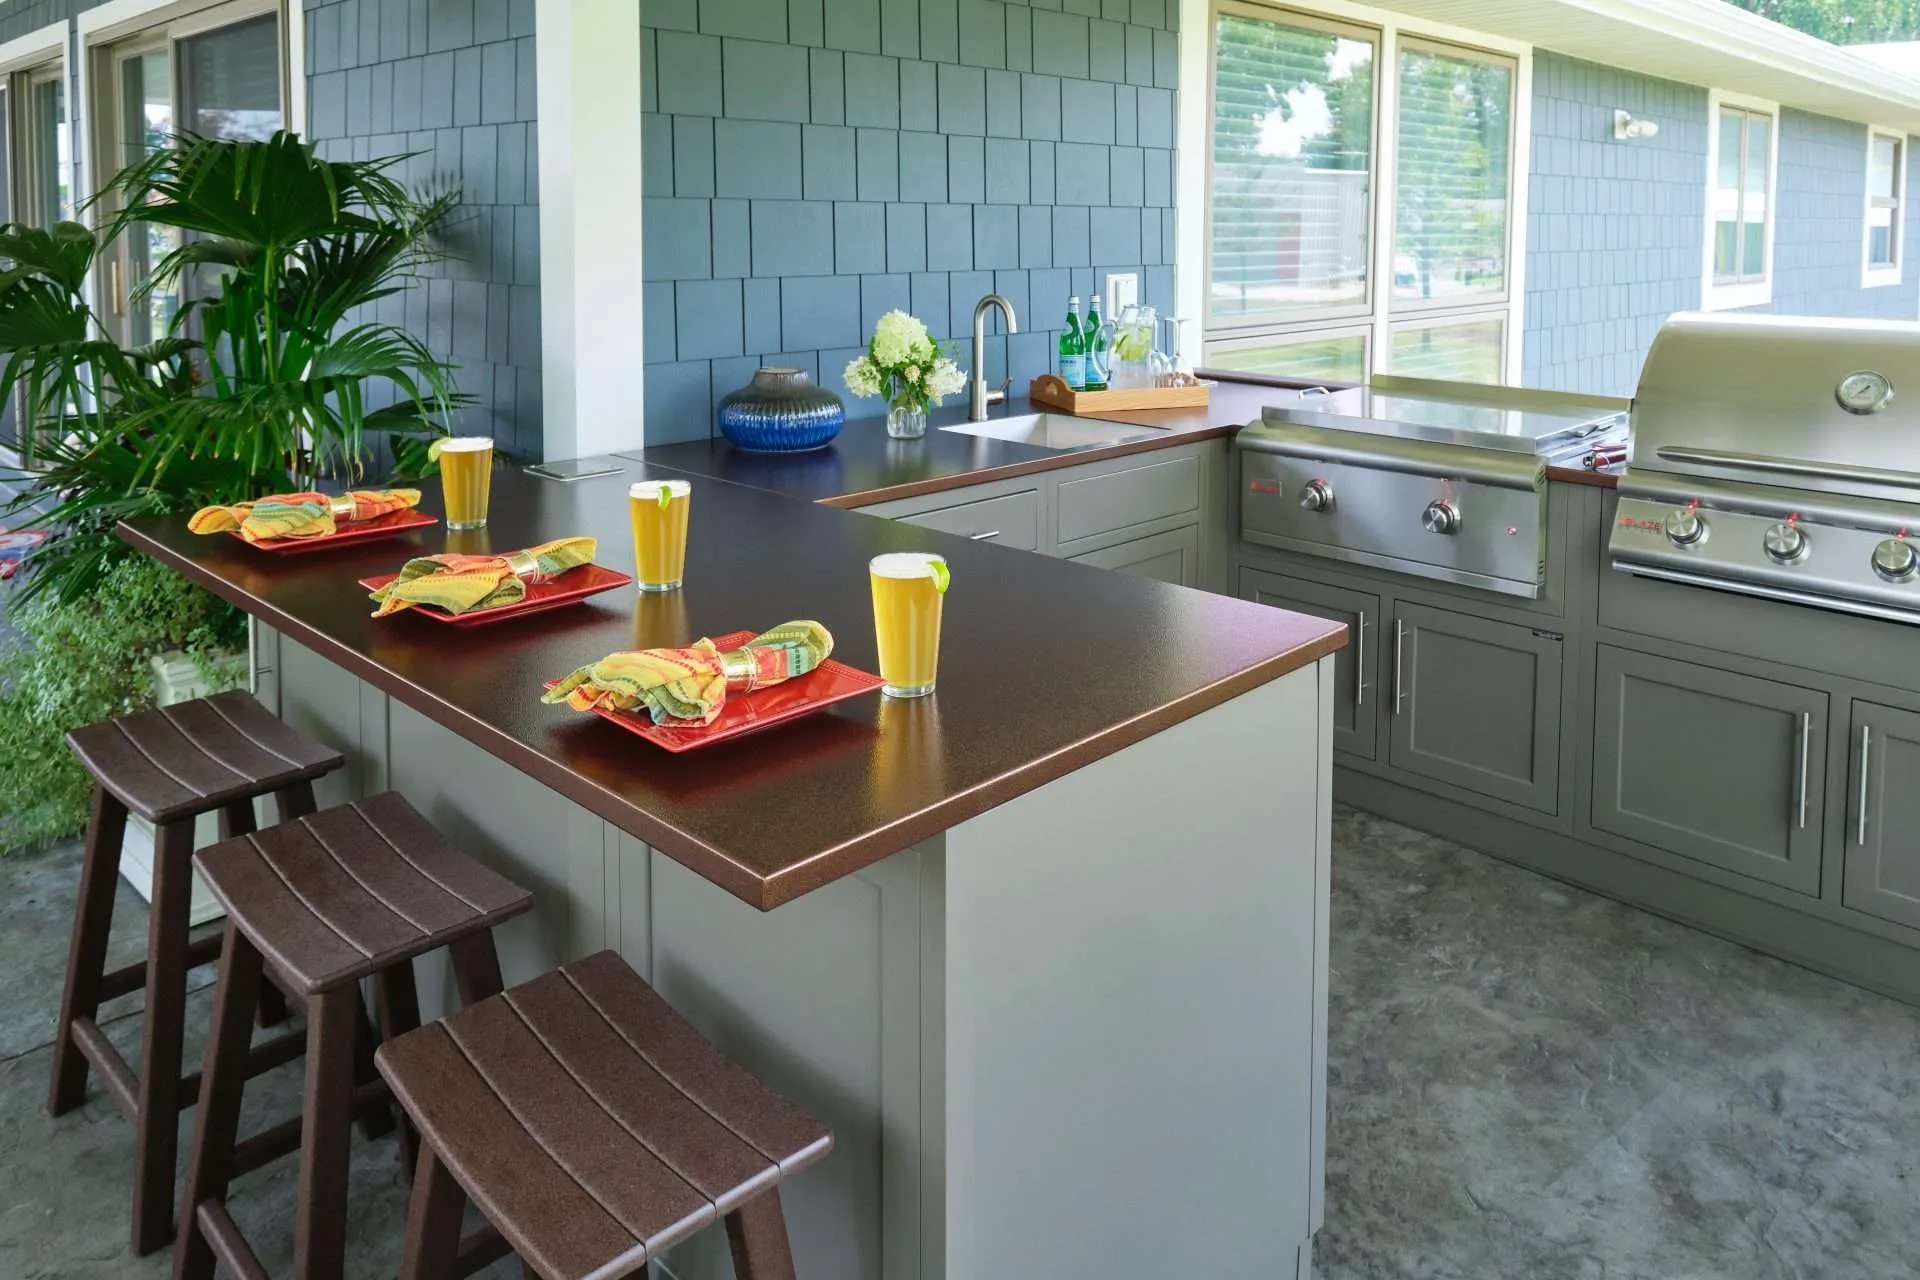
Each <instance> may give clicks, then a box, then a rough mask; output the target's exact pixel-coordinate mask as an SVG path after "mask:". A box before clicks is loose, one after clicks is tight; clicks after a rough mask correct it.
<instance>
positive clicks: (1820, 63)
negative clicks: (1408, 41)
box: [1385, 0, 1920, 133]
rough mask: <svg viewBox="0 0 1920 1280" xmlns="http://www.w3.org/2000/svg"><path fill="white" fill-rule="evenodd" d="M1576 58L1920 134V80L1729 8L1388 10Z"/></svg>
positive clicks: (1460, 1) (1532, 5) (1460, 2)
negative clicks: (1485, 33)
mask: <svg viewBox="0 0 1920 1280" xmlns="http://www.w3.org/2000/svg"><path fill="white" fill-rule="evenodd" d="M1385 7H1387V8H1391V9H1393V10H1395V11H1397V12H1400V13H1405V14H1408V15H1410V16H1415V17H1420V18H1426V19H1429V20H1431V21H1434V22H1442V23H1447V24H1449V25H1452V26H1457V27H1464V28H1468V29H1472V30H1479V31H1485V32H1488V33H1490V34H1494V35H1500V36H1505V37H1507V38H1509V39H1514V40H1521V41H1525V42H1526V43H1528V44H1531V45H1534V46H1535V47H1536V48H1541V49H1550V50H1553V51H1554V52H1557V53H1563V54H1566V55H1567V56H1569V57H1574V58H1581V59H1584V60H1586V61H1589V62H1597V63H1601V64H1603V65H1606V66H1611V67H1620V68H1622V69H1625V70H1629V71H1637V72H1640V73H1642V74H1644V75H1651V76H1658V77H1660V78H1662V79H1666V80H1675V81H1678V82H1680V83H1682V84H1692V85H1701V86H1705V87H1708V88H1715V89H1724V90H1728V91H1731V92H1735V93H1741V94H1746V95H1749V96H1751V97H1756V98H1764V99H1767V100H1769V101H1772V102H1778V103H1779V104H1781V105H1782V106H1786V107H1797V108H1799V109H1801V110H1805V111H1813V112H1817V113H1819V114H1821V115H1827V116H1837V117H1839V118H1840V119H1843V120H1856V121H1860V122H1861V123H1866V124H1880V125H1890V126H1894V127H1898V128H1903V129H1905V130H1907V131H1908V132H1910V133H1920V79H1914V78H1912V77H1909V76H1906V75H1903V74H1901V73H1900V72H1899V71H1897V70H1894V69H1892V68H1890V67H1887V66H1885V65H1883V64H1881V63H1878V62H1875V61H1871V60H1869V59H1868V58H1865V57H1861V56H1859V55H1858V54H1855V53H1851V52H1849V51H1848V50H1846V49H1845V48H1841V47H1838V46H1835V45H1830V44H1828V43H1826V42H1825V41H1824V40H1817V39H1815V38H1814V37H1812V36H1809V35H1805V34H1803V33H1801V32H1798V31H1794V30H1791V29H1789V28H1787V27H1783V26H1781V25H1780V24H1778V23H1776V22H1771V21H1768V20H1767V19H1765V18H1762V17H1759V16H1758V15H1756V14H1752V13H1748V12H1747V11H1746V10H1744V9H1739V8H1736V7H1735V6H1733V5H1731V4H1728V3H1726V2H1725V0H1386V5H1385Z"/></svg>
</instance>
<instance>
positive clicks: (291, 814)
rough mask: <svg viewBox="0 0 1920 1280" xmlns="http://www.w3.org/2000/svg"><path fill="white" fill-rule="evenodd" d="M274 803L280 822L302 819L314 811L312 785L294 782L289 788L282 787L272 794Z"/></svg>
mask: <svg viewBox="0 0 1920 1280" xmlns="http://www.w3.org/2000/svg"><path fill="white" fill-rule="evenodd" d="M274 801H275V803H276V804H278V805H279V808H280V821H282V822H292V821H293V820H294V819H295V818H304V817H306V816H307V815H308V814H310V813H312V812H313V810H314V803H313V784H312V783H311V782H296V783H294V784H293V785H292V786H290V787H282V788H280V790H279V791H277V792H275V793H274Z"/></svg>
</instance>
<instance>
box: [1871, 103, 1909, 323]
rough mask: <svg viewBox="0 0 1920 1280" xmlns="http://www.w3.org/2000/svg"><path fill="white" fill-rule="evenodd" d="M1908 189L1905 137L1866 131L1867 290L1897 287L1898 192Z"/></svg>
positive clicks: (1902, 224) (1902, 220) (1900, 217)
mask: <svg viewBox="0 0 1920 1280" xmlns="http://www.w3.org/2000/svg"><path fill="white" fill-rule="evenodd" d="M1906 185H1907V139H1906V135H1905V134H1900V133H1886V132H1883V131H1881V130H1879V129H1869V130H1867V231H1866V272H1865V276H1864V278H1863V280H1862V284H1863V285H1865V286H1867V287H1872V286H1874V285H1882V284H1898V283H1900V275H1901V266H1902V262H1901V253H1900V241H1901V237H1902V235H1903V233H1904V231H1905V217H1904V213H1903V208H1902V205H1903V201H1902V199H1901V192H1902V190H1903V189H1904V188H1905V187H1906Z"/></svg>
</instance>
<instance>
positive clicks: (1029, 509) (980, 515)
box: [900, 489, 1040, 551]
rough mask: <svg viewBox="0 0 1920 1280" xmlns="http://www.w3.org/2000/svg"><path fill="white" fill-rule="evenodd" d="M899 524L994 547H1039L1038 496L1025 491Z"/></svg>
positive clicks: (925, 514) (921, 515) (906, 518)
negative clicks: (990, 544) (969, 539)
mask: <svg viewBox="0 0 1920 1280" xmlns="http://www.w3.org/2000/svg"><path fill="white" fill-rule="evenodd" d="M900 522H901V523H902V524H917V525H919V526H920V527H921V528H923V529H938V530H939V531H940V532H941V533H957V534H959V535H960V536H961V537H963V538H973V539H975V540H977V541H980V542H991V543H993V544H994V545H996V546H1001V547H1014V548H1017V549H1018V550H1021V551H1033V550H1036V549H1037V548H1038V547H1039V546H1040V494H1039V492H1038V491H1037V490H1034V489H1026V490H1023V491H1021V492H1019V493H1009V494H1006V495H1005V496H1003V497H999V498H985V499H982V500H981V501H978V502H963V503H960V504H959V505H957V506H952V507H941V508H939V509H938V510H936V511H922V512H920V513H919V514H918V515H911V516H903V517H901V521H900Z"/></svg>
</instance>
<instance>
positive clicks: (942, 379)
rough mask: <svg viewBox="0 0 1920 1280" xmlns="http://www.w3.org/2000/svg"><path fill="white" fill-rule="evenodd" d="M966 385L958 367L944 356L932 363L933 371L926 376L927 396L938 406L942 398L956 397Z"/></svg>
mask: <svg viewBox="0 0 1920 1280" xmlns="http://www.w3.org/2000/svg"><path fill="white" fill-rule="evenodd" d="M966 385H967V375H966V374H965V373H964V372H963V371H962V370H961V368H960V366H959V365H957V364H955V363H954V362H953V361H951V360H948V359H946V358H945V357H944V356H943V357H941V358H940V359H939V360H936V361H934V364H933V369H932V371H931V372H930V373H928V374H927V394H928V395H929V396H931V397H933V401H934V403H935V404H938V403H939V402H940V401H941V399H942V398H943V397H946V396H957V395H959V394H960V392H961V391H962V390H963V389H964V388H965V387H966Z"/></svg>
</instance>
